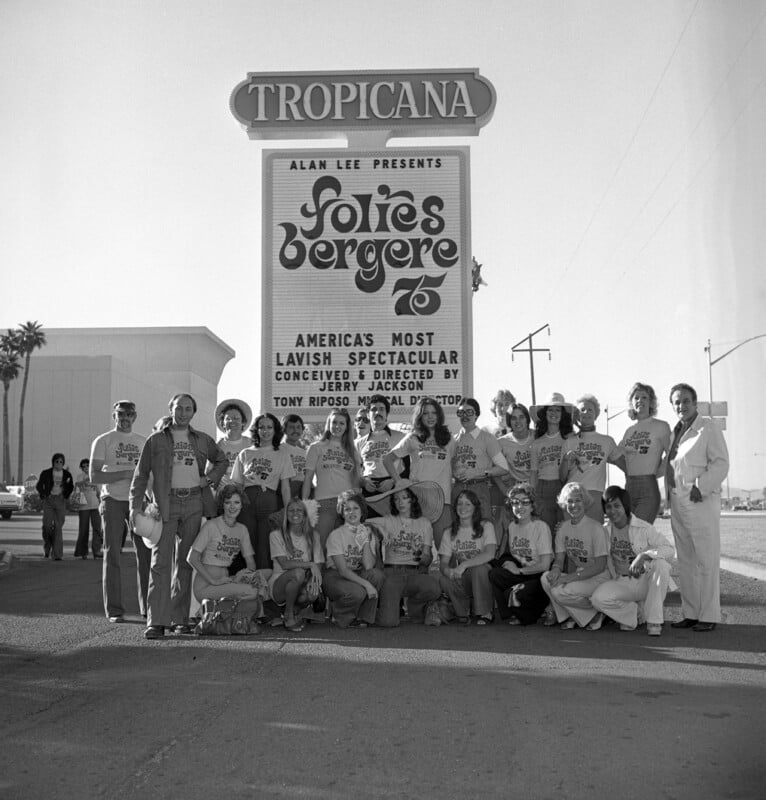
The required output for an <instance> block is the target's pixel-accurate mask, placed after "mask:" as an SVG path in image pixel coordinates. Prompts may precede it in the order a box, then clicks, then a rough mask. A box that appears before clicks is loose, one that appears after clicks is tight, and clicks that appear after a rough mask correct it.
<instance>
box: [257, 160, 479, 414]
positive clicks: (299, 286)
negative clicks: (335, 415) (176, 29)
mask: <svg viewBox="0 0 766 800" xmlns="http://www.w3.org/2000/svg"><path fill="white" fill-rule="evenodd" d="M468 163H469V160H468V151H467V149H466V148H461V147H450V148H408V149H400V148H392V149H388V148H385V149H381V150H378V151H375V150H340V149H332V150H308V149H307V150H289V151H288V150H271V151H266V152H264V155H263V220H264V224H263V270H262V291H263V302H262V308H263V319H262V343H263V349H262V362H261V363H262V395H263V402H264V407H265V408H273V409H274V410H275V411H277V413H279V414H283V413H287V412H290V411H293V412H295V413H298V414H300V415H301V416H302V417H303V418H304V420H306V421H320V420H323V419H324V418H325V417H326V415H327V411H328V409H330V408H333V407H335V406H346V407H350V408H354V407H356V406H359V405H362V404H363V403H364V402H366V400H367V399H368V398H369V397H370V395H372V394H378V393H380V394H385V395H386V396H387V397H388V398H389V399H390V400H391V404H392V410H391V418H392V419H393V420H398V421H404V420H407V419H409V417H410V415H411V409H412V406H413V404H414V403H415V402H417V400H418V399H419V398H420V397H422V396H423V395H431V396H434V397H436V398H437V399H438V400H439V401H440V402H441V403H442V404H443V405H445V406H447V407H449V406H454V405H456V404H457V403H458V401H459V399H460V397H462V396H464V395H465V394H466V393H469V392H470V389H471V386H472V377H473V376H472V371H471V356H472V337H471V328H472V325H471V247H470V235H469V220H470V213H469V197H470V193H469V174H468V173H469V170H468Z"/></svg>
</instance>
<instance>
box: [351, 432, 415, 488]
mask: <svg viewBox="0 0 766 800" xmlns="http://www.w3.org/2000/svg"><path fill="white" fill-rule="evenodd" d="M403 438H404V434H403V433H401V432H400V431H393V430H392V431H391V433H388V432H387V431H386V430H380V431H370V433H368V434H367V435H366V436H361V437H360V438H358V439H356V440H355V444H356V448H357V450H358V451H359V457H360V458H361V460H362V475H363V476H364V477H365V478H388V477H390V476H389V474H388V470H387V469H386V468H385V467H384V466H383V456H385V455H387V454H388V453H389V452H390V451H391V450H393V449H394V448H395V447H396V446H397V445H398V444H399V442H401V441H402V439H403Z"/></svg>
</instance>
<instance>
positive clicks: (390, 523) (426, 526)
mask: <svg viewBox="0 0 766 800" xmlns="http://www.w3.org/2000/svg"><path fill="white" fill-rule="evenodd" d="M370 524H371V525H374V527H376V528H378V529H379V530H380V532H381V533H382V534H383V552H384V556H383V563H384V564H391V565H397V566H398V565H403V564H404V565H410V566H413V565H414V566H417V565H419V564H420V560H419V559H416V558H415V556H414V555H413V553H414V552H415V551H418V550H420V551H421V555H422V554H423V553H425V552H430V550H431V545H432V543H433V540H434V534H433V529H432V528H431V523H430V522H429V521H428V520H427V519H426V518H425V517H418V518H417V519H409V518H407V517H400V516H398V515H396V516H395V515H393V514H387V515H386V516H385V517H376V518H375V519H374V520H372V521H371V523H370Z"/></svg>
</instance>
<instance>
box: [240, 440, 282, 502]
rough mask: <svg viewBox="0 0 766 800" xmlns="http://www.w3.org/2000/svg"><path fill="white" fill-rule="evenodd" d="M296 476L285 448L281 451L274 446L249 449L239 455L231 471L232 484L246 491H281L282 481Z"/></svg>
mask: <svg viewBox="0 0 766 800" xmlns="http://www.w3.org/2000/svg"><path fill="white" fill-rule="evenodd" d="M294 476H295V470H294V469H293V462H292V459H291V458H290V454H289V453H288V452H287V450H285V448H284V446H280V448H279V450H275V449H274V447H273V446H272V445H268V446H267V447H247V448H245V449H244V450H242V451H241V452H240V453H239V454H238V455H237V458H236V460H235V461H234V466H233V468H232V470H231V480H232V483H236V484H237V485H238V486H244V487H245V489H248V488H249V487H250V486H261V487H263V488H265V489H271V490H272V491H274V492H276V491H278V490H279V483H280V481H281V480H283V479H288V480H289V479H290V478H292V477H294Z"/></svg>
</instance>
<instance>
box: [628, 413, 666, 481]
mask: <svg viewBox="0 0 766 800" xmlns="http://www.w3.org/2000/svg"><path fill="white" fill-rule="evenodd" d="M620 447H621V448H623V450H624V451H625V464H626V467H627V470H628V475H629V476H633V475H656V474H657V468H658V467H659V464H660V461H661V459H662V454H663V452H667V451H668V450H669V449H670V425H668V423H667V422H663V421H662V420H659V419H654V418H653V417H649V419H643V420H640V421H639V422H636V423H635V424H634V425H631V426H630V427H629V428H628V429H627V430H626V431H625V434H624V436H623V437H622V441H621V442H620Z"/></svg>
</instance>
